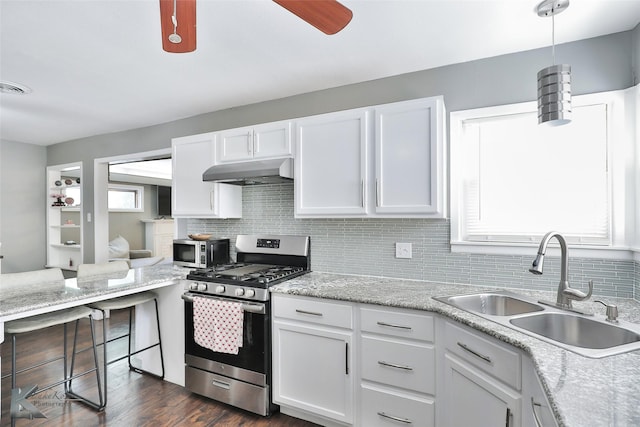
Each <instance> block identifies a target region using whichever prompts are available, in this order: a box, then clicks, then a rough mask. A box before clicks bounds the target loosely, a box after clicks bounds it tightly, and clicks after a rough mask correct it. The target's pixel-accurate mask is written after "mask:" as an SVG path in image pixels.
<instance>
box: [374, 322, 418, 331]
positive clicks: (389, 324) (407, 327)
mask: <svg viewBox="0 0 640 427" xmlns="http://www.w3.org/2000/svg"><path fill="white" fill-rule="evenodd" d="M378 325H379V326H386V327H388V328H397V329H406V330H408V331H410V330H411V329H412V328H411V326H403V325H394V324H392V323H386V322H378Z"/></svg>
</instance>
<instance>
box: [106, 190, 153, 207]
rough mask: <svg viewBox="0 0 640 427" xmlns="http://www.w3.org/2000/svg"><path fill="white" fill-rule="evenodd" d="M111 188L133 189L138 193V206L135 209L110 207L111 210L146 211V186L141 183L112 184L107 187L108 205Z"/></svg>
mask: <svg viewBox="0 0 640 427" xmlns="http://www.w3.org/2000/svg"><path fill="white" fill-rule="evenodd" d="M111 190H120V191H133V192H135V194H136V207H135V208H133V209H118V208H111V207H108V209H109V212H144V187H143V186H141V185H125V184H111V183H109V187H108V189H107V205H108V199H109V192H110V191H111Z"/></svg>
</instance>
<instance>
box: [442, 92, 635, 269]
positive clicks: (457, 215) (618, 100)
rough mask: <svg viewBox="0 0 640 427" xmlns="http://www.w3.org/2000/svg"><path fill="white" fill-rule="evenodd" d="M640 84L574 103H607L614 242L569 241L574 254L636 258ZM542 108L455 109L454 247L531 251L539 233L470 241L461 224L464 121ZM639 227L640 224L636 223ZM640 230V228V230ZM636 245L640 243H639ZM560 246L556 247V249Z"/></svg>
mask: <svg viewBox="0 0 640 427" xmlns="http://www.w3.org/2000/svg"><path fill="white" fill-rule="evenodd" d="M635 94H636V88H631V89H627V90H620V91H611V92H601V93H595V94H588V95H580V96H574V97H573V99H572V103H573V105H574V106H582V105H591V104H606V106H607V123H608V128H607V138H608V142H609V145H608V167H609V172H610V175H609V186H610V187H609V188H610V197H611V205H610V209H611V212H610V221H611V227H610V230H611V242H610V244H609V245H606V246H595V245H578V244H569V246H570V247H571V255H572V256H579V257H586V258H607V259H633V256H634V254H633V246H634V245H637V244H638V243H637V242H636V241H635V240H636V238H635V230H636V224H635V222H636V221H635V219H634V217H635V216H636V210H637V209H638V206H636V205H637V203H636V202H635V199H636V194H638V193H639V192H640V190H638V189H636V185H637V183H636V182H635V181H636V179H635V176H636V174H637V173H640V170H638V171H637V170H636V169H638V167H639V165H638V164H637V163H638V161H637V160H636V161H634V159H635V158H636V154H635V149H634V141H635V139H636V129H635V128H636V126H635V120H636V113H635V104H636V101H635V96H636V95H635ZM535 111H537V104H536V102H526V103H520V104H511V105H501V106H495V107H486V108H478V109H473V110H464V111H456V112H452V113H451V115H450V133H451V141H450V147H451V148H450V149H451V157H450V158H451V169H450V170H451V172H450V173H451V251H452V252H467V253H479V254H506V255H531V253H532V248H535V247H537V246H538V244H539V239H532V241H531V243H516V242H493V241H469V240H465V239H464V232H463V230H462V220H461V219H462V213H463V210H464V206H463V202H464V201H463V200H462V197H463V193H462V180H461V178H462V163H463V162H462V159H463V158H464V157H463V156H464V155H465V152H464V147H463V125H464V122H465V121H466V120H473V119H478V118H483V117H491V116H500V115H508V114H517V113H525V112H535ZM637 226H638V227H640V224H638V225H637ZM639 231H640V230H639ZM636 250H637V249H636ZM554 252H555V251H554Z"/></svg>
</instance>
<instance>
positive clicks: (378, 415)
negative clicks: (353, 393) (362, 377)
mask: <svg viewBox="0 0 640 427" xmlns="http://www.w3.org/2000/svg"><path fill="white" fill-rule="evenodd" d="M361 391H362V406H361V409H360V415H361V416H360V420H361V421H362V422H361V423H360V425H362V426H389V427H398V426H403V425H407V426H412V427H433V426H434V425H435V402H434V401H433V400H431V399H425V398H419V397H416V396H412V395H407V394H403V393H397V392H395V391H394V392H390V391H385V390H382V389H378V388H375V387H370V386H368V385H363V386H362V388H361Z"/></svg>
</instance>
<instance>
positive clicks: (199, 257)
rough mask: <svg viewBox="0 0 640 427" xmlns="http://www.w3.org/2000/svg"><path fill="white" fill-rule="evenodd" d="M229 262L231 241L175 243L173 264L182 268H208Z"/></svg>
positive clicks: (211, 240)
mask: <svg viewBox="0 0 640 427" xmlns="http://www.w3.org/2000/svg"><path fill="white" fill-rule="evenodd" d="M228 262H229V239H209V240H191V239H177V240H174V241H173V264H174V265H178V266H181V267H193V268H207V267H212V266H214V265H218V264H225V263H228Z"/></svg>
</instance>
